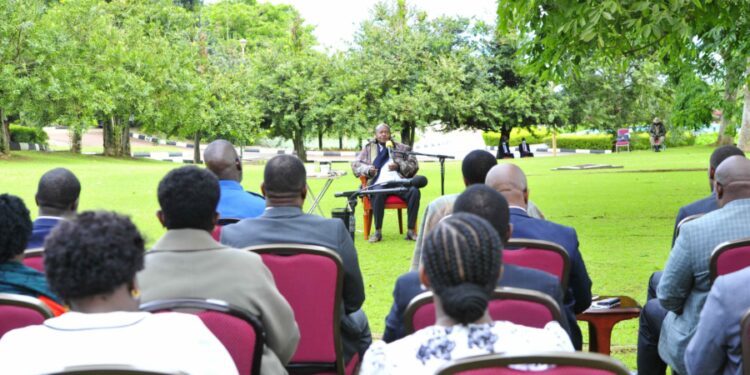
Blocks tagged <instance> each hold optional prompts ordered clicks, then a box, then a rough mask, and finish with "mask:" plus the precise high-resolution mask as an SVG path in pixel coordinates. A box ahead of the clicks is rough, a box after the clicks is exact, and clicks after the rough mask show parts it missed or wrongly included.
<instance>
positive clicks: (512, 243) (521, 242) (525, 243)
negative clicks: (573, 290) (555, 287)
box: [503, 238, 570, 294]
mask: <svg viewBox="0 0 750 375" xmlns="http://www.w3.org/2000/svg"><path fill="white" fill-rule="evenodd" d="M526 247H530V248H534V249H541V250H548V251H552V252H555V253H558V254H559V255H560V256H561V257H562V258H563V271H562V272H563V274H562V278H561V279H560V287H561V288H562V291H563V294H565V293H567V292H568V280H569V278H570V255H569V254H568V252H567V251H565V249H564V248H563V247H562V246H561V245H559V244H556V243H554V242H552V241H543V240H532V239H529V238H511V239H510V240H509V241H508V245H507V246H506V247H505V249H504V250H503V252H505V251H518V250H512V249H509V248H519V249H520V248H526ZM529 268H534V267H529ZM534 269H538V268H534ZM545 272H546V271H545ZM554 276H557V275H554Z"/></svg>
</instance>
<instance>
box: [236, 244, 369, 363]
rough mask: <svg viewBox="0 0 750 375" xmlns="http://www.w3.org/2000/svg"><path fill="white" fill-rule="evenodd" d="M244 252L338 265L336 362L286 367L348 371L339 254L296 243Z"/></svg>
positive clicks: (325, 248)
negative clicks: (324, 260) (314, 257)
mask: <svg viewBox="0 0 750 375" xmlns="http://www.w3.org/2000/svg"><path fill="white" fill-rule="evenodd" d="M242 250H245V251H251V252H254V253H257V254H259V255H262V254H271V255H298V254H310V255H318V256H323V257H326V258H329V259H330V260H332V261H333V262H334V263H335V264H336V268H337V269H338V272H337V275H336V291H335V296H336V300H335V301H334V306H333V345H334V349H335V351H336V362H335V363H330V364H329V363H325V362H321V363H316V362H313V363H305V362H295V363H291V362H290V363H289V364H287V365H286V369H287V370H288V371H289V372H290V373H317V372H326V371H335V372H336V373H337V374H339V375H343V374H344V373H345V370H346V363H344V346H343V342H342V339H341V306H342V305H343V296H342V293H343V290H344V262H343V261H342V260H341V257H340V256H339V254H337V253H336V252H335V251H333V250H331V249H329V248H327V247H324V246H317V245H306V244H295V243H278V244H267V245H256V246H249V247H246V248H243V249H242ZM360 361H361V358H360Z"/></svg>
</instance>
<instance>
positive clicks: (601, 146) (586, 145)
mask: <svg viewBox="0 0 750 375" xmlns="http://www.w3.org/2000/svg"><path fill="white" fill-rule="evenodd" d="M544 141H545V142H544V143H546V144H547V146H549V147H552V138H551V137H548V138H545V140H544ZM631 147H632V146H631ZM557 148H572V149H582V150H610V149H612V136H611V135H609V134H588V135H567V134H562V135H558V136H557Z"/></svg>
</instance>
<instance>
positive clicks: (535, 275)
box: [383, 264, 575, 342]
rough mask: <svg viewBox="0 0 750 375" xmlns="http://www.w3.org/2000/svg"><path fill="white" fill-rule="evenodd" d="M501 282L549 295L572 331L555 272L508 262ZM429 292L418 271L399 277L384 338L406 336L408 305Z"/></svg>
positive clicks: (500, 284)
mask: <svg viewBox="0 0 750 375" xmlns="http://www.w3.org/2000/svg"><path fill="white" fill-rule="evenodd" d="M497 284H498V286H510V287H514V288H524V289H531V290H535V291H538V292H542V293H544V294H547V295H549V296H550V297H552V299H554V300H555V302H557V305H558V306H560V309H561V311H562V313H563V316H564V317H565V318H566V319H565V320H566V321H565V322H564V324H563V329H565V330H566V331H568V323H567V322H568V320H569V319H567V316H565V314H566V311H565V309H563V308H562V291H561V290H560V282H559V281H558V280H557V277H555V276H554V275H551V274H549V273H547V272H544V271H539V270H535V269H531V268H526V267H520V266H514V265H512V264H506V265H505V267H504V270H503V274H502V276H501V277H500V280H498V282H497ZM426 291H427V290H426V289H424V288H422V283H421V282H420V281H419V273H418V272H408V273H405V274H403V275H401V276H399V278H398V279H397V280H396V286H395V287H394V288H393V305H392V306H391V311H390V312H389V313H388V316H386V317H385V332H383V341H385V342H392V341H396V340H398V339H400V338H402V337H404V336H406V327H405V326H404V313H405V312H406V308H407V307H408V306H409V302H411V300H412V299H413V298H414V297H416V296H417V295H419V294H420V293H423V292H426ZM573 319H574V320H575V317H573Z"/></svg>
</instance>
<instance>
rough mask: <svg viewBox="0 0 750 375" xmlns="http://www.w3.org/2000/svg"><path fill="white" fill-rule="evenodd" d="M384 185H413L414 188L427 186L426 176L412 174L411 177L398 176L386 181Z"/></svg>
mask: <svg viewBox="0 0 750 375" xmlns="http://www.w3.org/2000/svg"><path fill="white" fill-rule="evenodd" d="M386 185H397V186H414V187H415V188H418V189H421V188H423V187H425V186H427V177H425V176H414V177H412V178H400V179H397V180H391V181H388V182H386Z"/></svg>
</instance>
